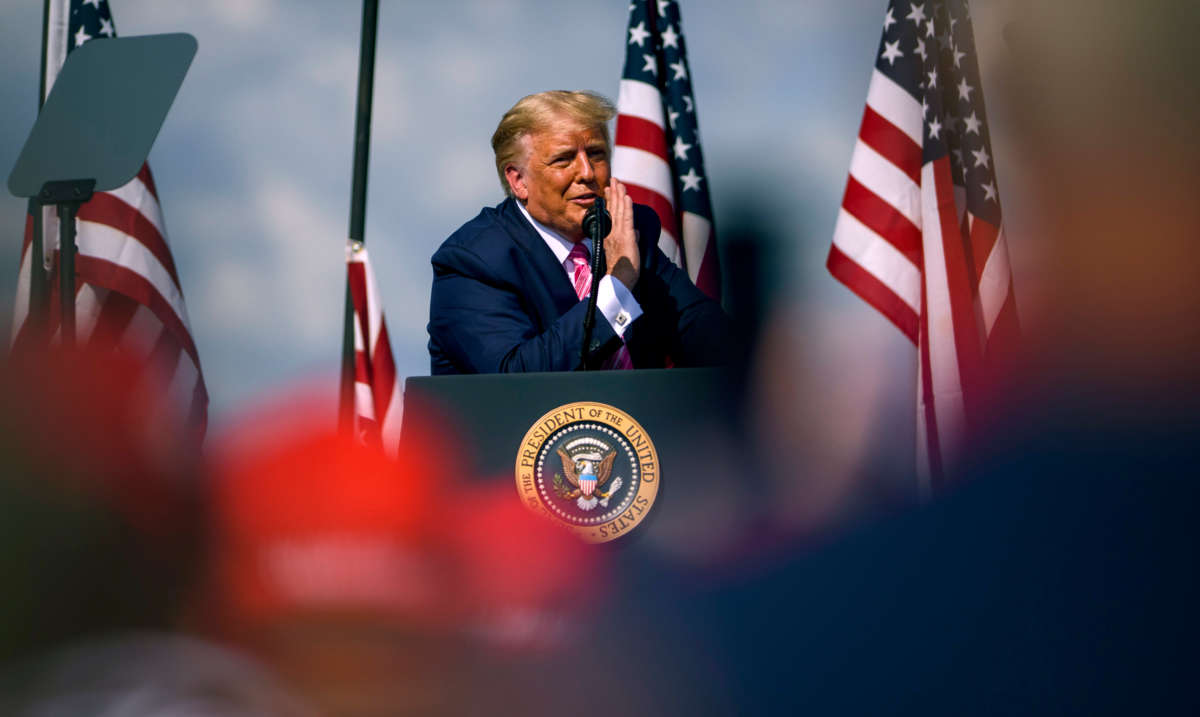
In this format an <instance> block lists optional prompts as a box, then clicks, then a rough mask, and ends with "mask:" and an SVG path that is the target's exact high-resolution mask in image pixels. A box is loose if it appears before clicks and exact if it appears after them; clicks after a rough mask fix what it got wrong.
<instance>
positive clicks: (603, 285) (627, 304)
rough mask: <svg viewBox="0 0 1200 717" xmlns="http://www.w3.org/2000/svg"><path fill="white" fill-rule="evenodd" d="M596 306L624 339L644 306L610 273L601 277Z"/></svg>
mask: <svg viewBox="0 0 1200 717" xmlns="http://www.w3.org/2000/svg"><path fill="white" fill-rule="evenodd" d="M596 308H597V309H599V310H600V313H602V314H604V318H606V319H608V323H609V325H611V326H612V328H613V331H615V332H616V333H617V336H620V337H621V338H622V339H624V338H625V330H626V329H628V328H629V325H630V324H632V323H633V322H634V321H636V320H637V318H638V317H639V316H641V315H642V306H641V304H639V303H638V302H637V299H635V298H633V293H632V292H630V291H629V289H628V288H626V287H625V285H624V284H622V283H621V282H620V281H617V280H616V279H614V278H612V276H611V275H609V274H605V275H604V276H603V277H601V278H600V289H599V290H598V291H597V293H596Z"/></svg>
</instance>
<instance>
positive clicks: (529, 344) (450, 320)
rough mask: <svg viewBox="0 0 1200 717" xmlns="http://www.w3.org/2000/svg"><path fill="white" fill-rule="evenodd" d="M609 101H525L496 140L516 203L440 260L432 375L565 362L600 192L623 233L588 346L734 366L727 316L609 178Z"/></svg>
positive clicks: (603, 357) (628, 360)
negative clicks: (587, 222)
mask: <svg viewBox="0 0 1200 717" xmlns="http://www.w3.org/2000/svg"><path fill="white" fill-rule="evenodd" d="M614 114H615V110H614V108H613V106H612V104H611V103H610V102H609V101H608V100H606V99H604V98H603V97H600V96H599V95H595V94H593V93H590V92H564V91H554V92H543V93H540V94H536V95H530V96H528V97H525V98H524V99H522V100H521V101H520V102H518V103H517V104H516V105H514V106H513V108H512V109H510V110H509V111H508V112H507V113H506V114H505V115H504V118H503V119H502V120H501V121H500V125H499V127H497V129H496V133H495V134H494V135H493V136H492V148H493V149H494V150H495V152H496V170H497V172H498V174H499V176H500V181H501V184H502V186H503V187H504V189H505V192H506V193H507V194H508V198H507V199H505V200H504V201H503V202H501V203H500V204H499V205H497V206H495V207H489V208H485V209H484V210H483V211H481V212H480V213H479V216H477V217H475V218H474V219H472V220H471V221H469V222H467V223H466V224H464V225H463V226H462V227H461V228H460V229H459V230H458V231H456V232H454V234H452V235H451V236H450V238H449V239H447V240H446V241H445V242H444V243H443V244H442V246H441V247H440V248H439V249H438V250H437V252H436V253H434V255H433V260H432V262H433V293H432V296H431V299H430V306H429V354H430V360H431V371H432V373H433V374H435V375H436V374H457V373H499V372H519V371H568V370H572V369H575V368H576V367H577V366H578V365H579V357H580V350H581V347H582V345H583V334H584V331H583V319H584V314H585V313H586V306H587V301H586V300H584V299H585V298H586V296H587V295H588V293H589V289H590V283H589V281H588V280H589V279H590V269H587V268H586V262H587V259H588V258H589V257H590V252H591V241H590V240H588V239H586V238H585V237H584V231H583V217H584V215H585V214H586V213H587V210H588V209H589V208H590V207H591V206H592V205H593V204H594V203H595V201H596V198H597V197H599V196H601V193H603V196H604V198H605V200H606V203H607V204H608V207H609V210H610V212H611V214H612V220H613V228H612V231H611V232H610V233H609V235H608V236H607V237H605V239H604V250H605V257H606V260H607V265H606V267H605V269H606V271H605V275H604V277H603V278H602V279H601V281H600V285H599V289H598V292H597V312H596V323H595V328H594V330H593V333H592V343H591V352H592V357H593V358H594V359H595V362H596V364H597V365H600V366H603V367H606V368H633V367H636V368H662V367H664V366H669V365H675V366H708V365H721V364H726V363H730V362H731V360H732V358H733V356H734V346H733V345H732V332H731V330H730V322H729V318H728V317H727V316H726V315H725V314H724V312H722V310H721V307H720V306H719V305H718V304H717V303H716V302H714V301H712V300H711V299H710V298H708V297H707V296H705V295H704V294H703V293H702V292H701V291H700V290H699V289H697V288H696V287H695V285H693V284H692V282H691V280H690V279H689V278H688V276H687V274H686V273H685V272H684V271H682V270H681V269H679V268H678V267H677V266H675V265H674V264H673V263H672V262H671V261H670V260H669V259H667V257H666V256H665V255H664V254H663V253H662V251H661V250H660V249H659V248H658V237H659V231H660V229H661V226H660V224H659V220H658V217H657V215H655V213H654V211H653V210H652V209H650V208H649V207H644V206H641V205H635V204H633V202H632V201H631V200H630V199H629V196H628V194H626V191H625V187H624V186H623V185H622V184H621V183H620V182H618V181H616V179H613V178H612V177H611V176H610V173H609V155H610V153H611V150H610V145H609V138H608V130H607V126H606V123H607V122H608V120H610V119H611V118H612V117H613V115H614Z"/></svg>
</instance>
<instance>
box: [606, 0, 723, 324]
mask: <svg viewBox="0 0 1200 717" xmlns="http://www.w3.org/2000/svg"><path fill="white" fill-rule="evenodd" d="M625 47H626V55H625V69H624V72H623V73H622V75H621V86H620V90H619V93H618V95H617V136H616V141H615V143H614V147H613V157H612V168H613V176H615V177H616V178H617V179H619V180H621V181H622V182H624V183H625V185H626V188H627V189H628V191H629V196H630V198H631V199H633V201H635V202H637V203H639V204H645V205H647V206H649V207H651V208H652V209H654V211H655V213H656V214H658V218H659V221H660V222H661V223H662V234H661V236H660V237H659V242H658V245H659V248H660V249H662V251H663V253H664V254H666V255H667V258H669V259H670V260H671V261H673V262H675V263H676V264H678V265H680V266H682V267H683V268H685V269H686V270H687V272H688V276H689V277H691V279H692V282H693V283H695V284H696V286H698V287H699V288H700V289H701V290H702V291H704V292H705V293H706V294H708V295H709V296H711V297H712V298H714V299H717V300H718V301H719V300H720V298H721V272H720V267H719V265H718V260H717V243H716V238H715V236H714V232H713V219H712V217H713V213H712V203H711V200H710V198H709V188H708V186H707V185H708V178H707V176H706V175H705V172H704V156H703V153H702V151H701V148H700V138H699V127H698V121H697V117H696V102H695V99H694V97H693V94H692V83H691V77H690V70H689V66H688V61H687V48H686V46H685V44H684V38H683V28H682V23H681V18H680V14H679V4H678V3H677V2H676V1H675V0H633V2H631V3H630V5H629V29H628V31H627V35H626V43H625Z"/></svg>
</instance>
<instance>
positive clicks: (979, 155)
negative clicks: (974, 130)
mask: <svg viewBox="0 0 1200 717" xmlns="http://www.w3.org/2000/svg"><path fill="white" fill-rule="evenodd" d="M971 156H973V157H974V158H975V166H976V167H983V168H984V169H988V167H989V165H990V164H991V161H992V158H991V157H990V156H989V155H988V151H987V147H980V148H979V149H976V150H971Z"/></svg>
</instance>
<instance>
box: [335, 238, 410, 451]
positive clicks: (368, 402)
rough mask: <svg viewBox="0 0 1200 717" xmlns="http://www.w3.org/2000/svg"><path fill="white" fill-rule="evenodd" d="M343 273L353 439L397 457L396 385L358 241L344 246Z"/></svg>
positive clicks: (384, 328) (363, 251) (366, 263)
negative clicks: (349, 309) (350, 329)
mask: <svg viewBox="0 0 1200 717" xmlns="http://www.w3.org/2000/svg"><path fill="white" fill-rule="evenodd" d="M346 270H347V278H348V280H349V284H350V298H351V301H352V302H353V304H354V419H353V420H354V435H355V437H356V438H358V440H360V441H362V442H363V443H366V444H368V445H375V446H380V445H382V447H383V449H384V450H385V451H386V452H387V453H388V454H389V455H395V454H396V453H397V452H398V451H399V448H400V415H401V411H402V404H401V398H402V396H401V387H400V380H399V377H398V376H397V375H396V362H395V360H394V359H393V358H392V344H391V341H390V340H389V339H388V331H387V323H386V322H385V321H384V318H383V304H382V303H381V302H380V299H379V289H378V287H377V286H376V284H375V272H373V271H371V261H370V258H369V257H368V256H367V248H366V247H365V246H363V244H362V243H361V242H356V241H349V242H347V244H346Z"/></svg>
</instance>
